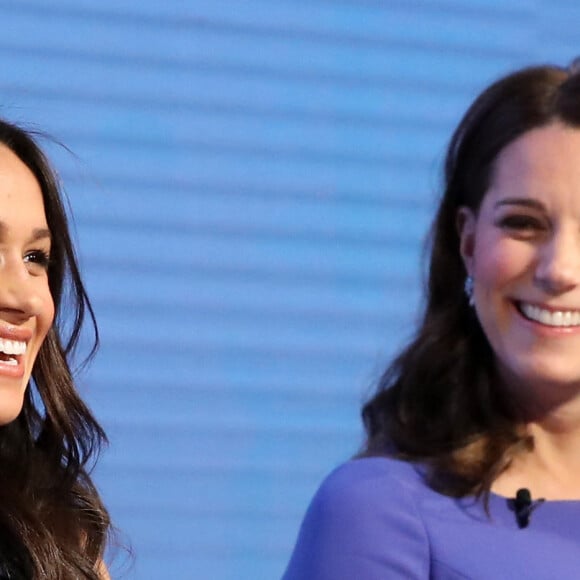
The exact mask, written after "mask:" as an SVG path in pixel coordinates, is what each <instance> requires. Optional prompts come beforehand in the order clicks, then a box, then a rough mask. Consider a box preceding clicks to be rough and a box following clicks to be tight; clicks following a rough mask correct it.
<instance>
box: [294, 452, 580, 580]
mask: <svg viewBox="0 0 580 580" xmlns="http://www.w3.org/2000/svg"><path fill="white" fill-rule="evenodd" d="M489 510H490V516H491V517H488V516H487V515H486V513H485V511H484V507H483V504H482V502H481V501H475V499H474V498H463V499H454V498H450V497H447V496H444V495H441V494H439V493H437V492H435V491H433V490H431V489H430V488H429V487H427V486H426V485H425V483H424V481H423V478H422V476H421V475H420V472H419V470H418V469H417V468H416V467H415V466H413V465H412V464H410V463H406V462H402V461H396V460H393V459H387V458H382V457H381V458H366V459H356V460H352V461H349V462H348V463H345V464H344V465H342V466H341V467H339V468H338V469H336V470H335V471H334V472H333V473H331V474H330V475H329V476H328V477H327V478H326V480H325V481H324V483H323V484H322V485H321V487H320V489H319V490H318V492H317V494H316V495H315V497H314V499H313V500H312V503H311V504H310V507H309V509H308V512H307V514H306V517H305V519H304V522H303V523H302V527H301V529H300V534H299V536H298V541H297V544H296V547H295V549H294V553H293V555H292V559H291V560H290V563H289V565H288V569H287V570H286V573H285V575H284V577H283V580H388V579H391V578H394V579H398V578H401V579H403V578H404V579H406V580H413V579H420V580H452V579H453V580H455V579H459V578H464V579H465V578H470V579H471V580H478V579H481V580H490V579H491V580H503V579H505V580H508V579H509V580H515V579H518V580H519V579H520V578H522V579H526V580H551V579H556V578H557V579H558V580H566V579H570V580H578V579H580V501H546V502H543V503H540V504H538V505H537V507H536V508H535V509H534V511H533V513H532V514H531V518H530V523H529V526H528V527H526V528H523V529H520V528H519V527H518V525H517V522H516V518H515V514H514V511H513V505H512V502H510V501H509V500H507V499H506V498H504V497H501V496H498V495H494V494H492V495H491V497H490V503H489Z"/></svg>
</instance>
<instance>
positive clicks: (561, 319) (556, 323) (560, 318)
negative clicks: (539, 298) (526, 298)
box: [517, 302, 580, 328]
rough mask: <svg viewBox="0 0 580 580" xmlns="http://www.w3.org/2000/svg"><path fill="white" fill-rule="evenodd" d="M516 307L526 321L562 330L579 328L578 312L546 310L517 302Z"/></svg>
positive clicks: (579, 318) (579, 314) (579, 316)
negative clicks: (561, 328)
mask: <svg viewBox="0 0 580 580" xmlns="http://www.w3.org/2000/svg"><path fill="white" fill-rule="evenodd" d="M517 306H518V310H519V311H520V313H521V314H523V316H525V317H526V318H527V319H528V320H533V321H534V322H539V323H540V324H543V325H545V326H552V327H563V328H566V327H573V326H580V311H578V310H548V309H546V308H542V307H541V306H537V305H535V304H529V303H527V302H519V303H518V305H517Z"/></svg>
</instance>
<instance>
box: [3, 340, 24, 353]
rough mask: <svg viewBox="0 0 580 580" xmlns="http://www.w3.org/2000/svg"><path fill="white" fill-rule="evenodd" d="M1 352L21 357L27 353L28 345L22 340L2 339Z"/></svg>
mask: <svg viewBox="0 0 580 580" xmlns="http://www.w3.org/2000/svg"><path fill="white" fill-rule="evenodd" d="M0 352H3V353H4V354H15V355H21V354H24V353H25V352H26V343H25V342H22V341H21V340H7V339H5V338H0Z"/></svg>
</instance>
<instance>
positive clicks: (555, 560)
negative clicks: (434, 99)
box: [284, 65, 580, 580]
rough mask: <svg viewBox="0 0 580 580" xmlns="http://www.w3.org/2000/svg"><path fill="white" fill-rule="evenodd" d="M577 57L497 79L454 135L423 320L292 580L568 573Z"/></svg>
mask: <svg viewBox="0 0 580 580" xmlns="http://www.w3.org/2000/svg"><path fill="white" fill-rule="evenodd" d="M577 69H578V67H577V66H574V65H573V66H572V67H570V69H562V68H558V67H553V66H540V67H533V68H527V69H524V70H520V71H517V72H515V73H513V74H511V75H509V76H507V77H505V78H502V79H500V80H498V81H497V82H495V83H494V84H493V85H491V86H490V87H489V88H488V89H487V90H485V91H484V92H483V93H482V94H481V95H480V96H479V97H478V98H477V99H476V101H475V102H474V103H473V105H472V106H471V107H470V109H469V110H468V111H467V113H466V115H465V116H464V118H463V120H462V121H461V123H460V125H459V127H458V128H457V130H456V131H455V133H454V135H453V137H452V139H451V142H450V145H449V148H448V153H447V158H446V162H445V183H444V193H443V197H442V200H441V203H440V207H439V210H438V213H437V215H436V217H435V221H434V225H433V229H432V234H431V238H430V244H431V246H430V247H431V253H430V264H429V278H428V288H427V300H426V308H425V312H424V315H423V318H422V322H421V324H420V326H419V329H418V331H417V333H416V336H415V338H414V339H413V340H412V341H411V343H410V344H409V345H408V346H407V347H406V348H405V349H404V350H403V352H402V353H401V354H400V355H399V356H398V358H397V359H396V360H395V361H394V362H393V363H392V364H391V366H390V367H389V368H388V369H387V371H386V372H385V373H384V375H383V377H382V379H381V381H380V385H379V389H378V392H377V393H376V395H375V396H374V397H373V398H372V399H371V400H370V401H369V402H368V403H367V404H366V405H365V406H364V408H363V419H364V424H365V427H366V431H367V435H368V438H367V442H366V445H365V449H364V450H363V452H362V453H361V454H360V455H359V456H358V457H357V458H356V459H353V460H352V461H350V462H348V463H346V464H344V465H342V466H341V467H339V468H338V469H337V470H336V471H334V472H333V473H332V474H331V475H330V476H329V477H328V478H327V479H326V481H325V482H324V483H323V485H322V486H321V488H320V490H319V491H318V493H317V495H316V496H315V498H314V500H313V502H312V504H311V506H310V508H309V510H308V513H307V515H306V518H305V520H304V522H303V525H302V528H301V531H300V535H299V538H298V543H297V546H296V548H295V551H294V554H293V557H292V560H291V562H290V564H289V567H288V570H287V572H286V575H285V576H284V578H285V580H298V579H300V580H347V579H348V580H351V579H357V580H375V579H376V580H379V579H386V578H405V579H434V580H443V579H458V578H482V579H489V578H493V579H494V580H497V579H502V578H505V579H508V578H509V579H513V578H526V579H528V580H530V579H532V580H533V579H538V580H539V579H548V578H566V579H568V578H569V579H572V578H578V577H579V572H578V571H579V570H580V544H579V541H578V540H579V538H580V74H578V70H577Z"/></svg>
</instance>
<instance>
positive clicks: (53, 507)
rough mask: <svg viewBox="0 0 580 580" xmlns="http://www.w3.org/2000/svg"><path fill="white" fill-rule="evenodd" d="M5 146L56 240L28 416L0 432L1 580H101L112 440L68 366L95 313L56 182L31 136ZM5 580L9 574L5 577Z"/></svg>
mask: <svg viewBox="0 0 580 580" xmlns="http://www.w3.org/2000/svg"><path fill="white" fill-rule="evenodd" d="M0 143H2V144H3V145H4V146H6V147H8V148H9V149H11V150H12V151H13V152H14V153H15V154H16V155H17V156H18V158H19V159H20V160H21V161H22V162H23V163H24V164H25V165H26V166H27V167H28V168H29V169H30V171H31V172H32V173H33V175H34V176H35V177H36V179H37V181H38V183H39V185H40V188H41V191H42V197H43V201H44V209H45V214H46V220H47V223H48V227H49V230H50V232H51V239H52V243H51V262H50V266H49V272H48V280H49V287H50V292H51V294H52V298H53V301H54V305H55V322H54V324H53V326H52V328H51V329H50V330H49V332H48V334H47V337H46V338H45V340H44V342H43V343H42V346H41V348H40V350H39V353H38V356H37V358H36V361H35V363H34V367H33V370H32V378H31V380H30V383H29V385H28V388H27V390H26V395H25V399H24V405H23V409H22V411H21V413H20V414H19V416H18V417H17V418H16V420H14V421H13V422H11V423H9V424H7V425H4V426H2V427H0V571H1V572H2V573H3V574H4V575H3V576H2V577H9V578H38V579H41V578H42V579H55V580H56V579H59V580H64V579H73V578H74V579H78V578H87V579H97V578H99V575H98V571H97V568H98V566H99V564H100V561H101V558H102V556H103V551H104V548H105V544H106V539H107V534H108V530H109V527H110V520H109V516H108V513H107V511H106V509H105V507H104V506H103V503H102V502H101V499H100V497H99V494H98V492H97V490H96V489H95V486H94V485H93V483H92V481H91V478H90V475H89V471H90V467H91V466H92V462H93V460H94V459H96V456H97V455H98V452H99V449H100V447H101V445H102V444H103V443H105V442H106V436H105V433H104V431H103V430H102V428H101V427H100V425H99V424H98V423H97V421H96V420H95V418H94V417H93V415H92V414H91V412H90V411H89V409H88V408H87V406H86V405H85V404H84V403H83V402H82V400H81V399H80V397H79V395H78V394H77V391H76V389H75V385H74V381H73V377H72V372H71V368H70V366H69V358H70V356H71V355H72V353H73V351H74V349H75V347H76V345H77V342H78V340H79V337H80V332H81V328H82V325H83V321H84V320H85V318H86V316H87V315H88V318H89V321H90V324H91V325H92V328H93V329H94V343H93V348H92V350H91V353H90V355H89V357H90V356H92V355H93V354H94V351H95V350H96V347H97V344H98V332H97V327H96V322H95V317H94V314H93V310H92V308H91V305H90V302H89V300H88V297H87V293H86V291H85V288H84V286H83V283H82V280H81V276H80V272H79V267H78V264H77V259H76V257H75V252H74V247H73V244H72V241H71V236H70V232H69V227H68V220H67V215H66V211H65V208H64V206H63V201H62V197H61V193H60V187H59V182H58V179H57V177H56V174H55V172H54V171H53V170H52V168H51V165H50V163H49V162H48V160H47V158H46V156H45V155H44V154H43V152H42V150H41V149H40V148H39V146H38V145H37V143H36V140H35V137H33V134H32V133H30V132H27V131H24V130H23V129H21V128H19V127H17V126H15V125H13V124H10V123H8V122H6V121H0ZM0 575H2V574H0Z"/></svg>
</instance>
